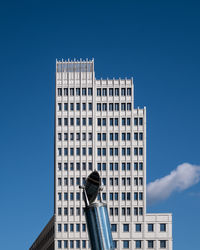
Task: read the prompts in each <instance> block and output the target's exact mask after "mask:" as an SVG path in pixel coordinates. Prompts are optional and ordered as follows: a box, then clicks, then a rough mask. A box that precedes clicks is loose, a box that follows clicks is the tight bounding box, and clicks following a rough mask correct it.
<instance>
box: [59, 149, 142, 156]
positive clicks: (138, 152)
mask: <svg viewBox="0 0 200 250" xmlns="http://www.w3.org/2000/svg"><path fill="white" fill-rule="evenodd" d="M81 151H82V153H81ZM75 152H76V155H77V156H79V155H83V156H86V154H87V150H86V147H83V148H80V147H78V148H69V150H68V148H63V149H62V148H58V156H62V155H64V156H68V153H69V155H71V156H73V155H75ZM106 152H107V148H97V156H106ZM121 154H122V156H126V155H127V156H130V155H131V148H122V149H121ZM87 155H92V147H89V148H88V154H87ZM109 155H110V156H118V155H119V148H110V149H109ZM134 155H136V156H138V155H140V156H142V155H143V148H134Z"/></svg>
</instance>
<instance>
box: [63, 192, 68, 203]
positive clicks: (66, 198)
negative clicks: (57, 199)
mask: <svg viewBox="0 0 200 250" xmlns="http://www.w3.org/2000/svg"><path fill="white" fill-rule="evenodd" d="M64 200H65V201H67V200H68V193H64Z"/></svg>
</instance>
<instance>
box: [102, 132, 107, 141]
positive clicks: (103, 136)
mask: <svg viewBox="0 0 200 250" xmlns="http://www.w3.org/2000/svg"><path fill="white" fill-rule="evenodd" d="M102 141H106V133H103V134H102Z"/></svg>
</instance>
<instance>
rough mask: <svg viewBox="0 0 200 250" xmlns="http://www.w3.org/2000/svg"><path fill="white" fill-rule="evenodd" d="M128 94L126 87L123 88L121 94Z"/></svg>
mask: <svg viewBox="0 0 200 250" xmlns="http://www.w3.org/2000/svg"><path fill="white" fill-rule="evenodd" d="M125 95H126V89H125V88H122V89H121V96H125Z"/></svg>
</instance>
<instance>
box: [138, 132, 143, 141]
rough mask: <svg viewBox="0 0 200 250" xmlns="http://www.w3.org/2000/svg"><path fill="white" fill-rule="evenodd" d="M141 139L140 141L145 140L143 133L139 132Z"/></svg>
mask: <svg viewBox="0 0 200 250" xmlns="http://www.w3.org/2000/svg"><path fill="white" fill-rule="evenodd" d="M139 140H140V141H142V140H143V133H139Z"/></svg>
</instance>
